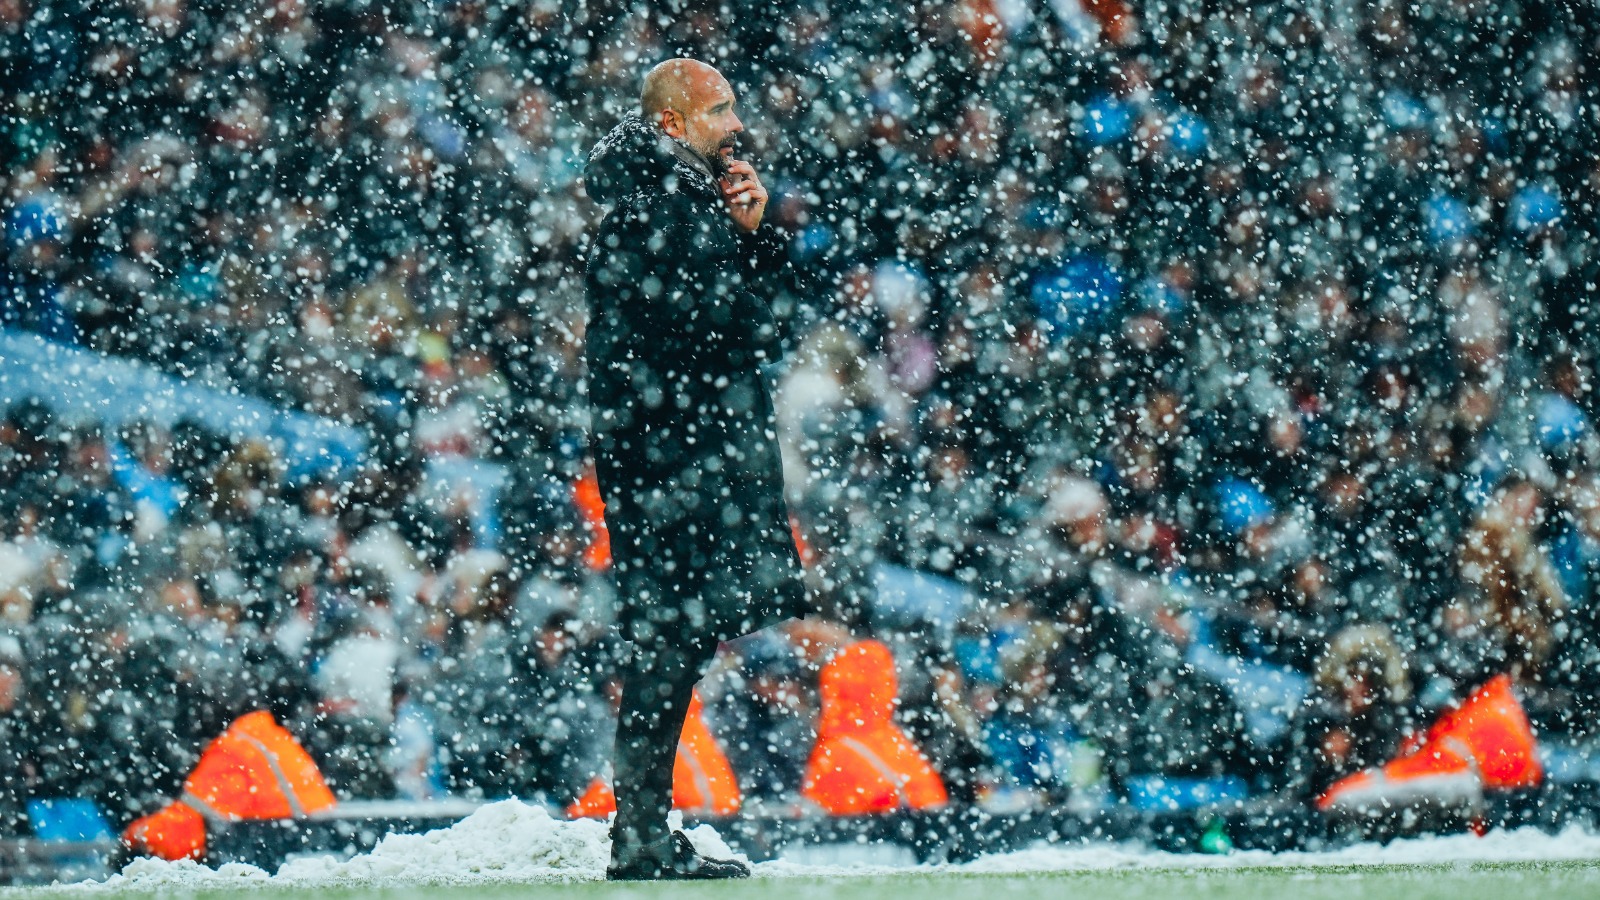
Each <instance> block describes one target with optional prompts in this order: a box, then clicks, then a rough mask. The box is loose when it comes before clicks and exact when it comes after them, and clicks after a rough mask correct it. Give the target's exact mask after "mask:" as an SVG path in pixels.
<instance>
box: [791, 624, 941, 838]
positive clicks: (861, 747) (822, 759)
mask: <svg viewBox="0 0 1600 900" xmlns="http://www.w3.org/2000/svg"><path fill="white" fill-rule="evenodd" d="M819 688H820V692H821V695H822V718H821V721H820V722H819V723H818V726H817V746H816V748H815V749H813V750H812V752H811V759H810V761H809V762H808V763H807V765H806V776H805V784H804V786H803V787H802V789H801V792H802V793H803V794H804V795H805V797H806V798H807V799H809V800H811V801H813V802H815V803H816V804H817V805H818V806H821V807H822V808H823V809H824V810H826V811H827V812H829V813H832V814H833V815H837V816H853V815H865V814H869V813H880V812H889V811H891V810H895V809H900V808H902V807H906V808H910V809H929V808H931V807H937V806H943V805H944V804H945V803H946V802H948V801H949V797H948V795H947V794H946V793H945V788H944V782H943V781H942V780H941V779H940V778H939V773H938V772H936V771H934V768H933V766H932V765H931V764H930V763H929V762H928V760H927V758H926V757H924V756H923V755H922V752H921V751H920V750H918V749H917V747H916V745H915V744H913V743H912V742H911V738H909V737H907V736H906V733H905V732H904V731H901V730H900V726H898V725H896V724H895V721H894V707H895V702H896V698H897V696H898V695H899V692H900V684H899V679H898V678H897V677H896V675H895V670H894V657H893V655H892V654H890V652H889V648H888V647H886V646H884V645H883V644H882V643H880V642H878V641H870V640H869V641H860V642H858V643H855V644H851V645H850V646H848V647H845V648H844V649H842V650H840V651H839V652H838V653H837V654H835V655H834V657H833V659H832V660H830V661H829V662H828V664H827V665H826V666H823V668H822V676H821V679H820V685H819Z"/></svg>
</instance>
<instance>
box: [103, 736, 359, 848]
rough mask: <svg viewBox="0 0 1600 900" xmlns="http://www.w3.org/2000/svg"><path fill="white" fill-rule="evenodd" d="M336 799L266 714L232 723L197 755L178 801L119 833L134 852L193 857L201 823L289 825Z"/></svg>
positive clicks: (202, 843) (201, 843)
mask: <svg viewBox="0 0 1600 900" xmlns="http://www.w3.org/2000/svg"><path fill="white" fill-rule="evenodd" d="M335 802H336V801H335V800H334V797H333V792H332V791H330V790H328V785H327V782H325V781H323V779H322V772H321V771H320V770H318V769H317V764H316V763H315V762H314V761H312V759H311V756H310V755H309V754H307V753H306V751H305V749H304V748H303V747H301V746H300V744H299V742H298V741H296V740H295V739H294V735H291V734H290V733H289V732H288V731H286V730H285V729H284V728H283V726H281V725H279V724H278V723H277V722H275V721H273V718H272V714H271V713H268V712H265V711H257V712H253V713H249V714H247V715H244V716H240V717H239V718H238V719H235V720H234V722H233V724H232V725H229V726H228V730H227V731H224V732H223V733H222V735H221V736H220V737H218V738H217V739H216V740H214V741H212V742H211V744H210V745H209V746H207V747H206V749H205V752H204V753H202V754H200V761H199V762H198V763H196V764H195V767H194V771H192V772H190V773H189V777H188V779H186V780H185V781H184V783H183V795H182V796H181V797H179V798H178V799H177V800H175V801H173V802H172V803H170V804H168V805H167V806H166V807H165V808H163V809H161V810H159V811H157V812H154V813H151V814H150V815H148V816H145V817H143V818H141V819H136V820H134V822H133V824H131V825H129V826H128V829H127V830H126V831H125V832H123V834H122V840H123V842H124V843H125V844H127V846H128V848H129V849H130V850H131V851H133V852H134V853H136V854H145V855H150V856H158V857H160V858H162V859H167V860H179V859H200V858H201V857H204V856H205V853H206V823H207V822H236V821H240V820H244V819H296V818H302V817H304V816H307V815H309V814H311V813H314V812H320V811H322V810H325V809H329V808H331V807H332V806H333V805H334V803H335Z"/></svg>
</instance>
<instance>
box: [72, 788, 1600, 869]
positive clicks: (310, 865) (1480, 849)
mask: <svg viewBox="0 0 1600 900" xmlns="http://www.w3.org/2000/svg"><path fill="white" fill-rule="evenodd" d="M689 835H690V837H692V838H693V839H694V842H695V845H696V846H697V847H699V848H700V850H701V852H703V853H705V854H707V855H709V856H722V857H728V856H738V854H736V853H734V851H732V850H731V849H729V847H728V845H727V844H726V843H725V842H724V841H723V840H722V838H721V837H720V836H718V835H717V833H716V831H715V830H714V829H712V828H711V826H709V825H700V826H698V827H696V828H694V829H691V830H690V831H689ZM609 853H610V842H609V839H608V836H607V833H606V824H605V823H604V822H600V821H595V820H591V819H580V820H578V821H564V820H560V819H556V818H553V817H552V816H551V815H550V814H549V813H548V812H546V811H545V810H544V809H543V808H541V807H537V806H529V805H527V804H524V803H521V802H519V801H516V800H506V801H502V802H499V803H491V804H488V805H486V806H484V807H482V808H480V809H479V810H478V811H477V812H474V813H473V814H472V815H470V816H468V817H467V818H466V819H463V820H462V821H460V822H458V823H457V824H455V825H453V826H451V827H449V828H441V829H438V830H436V831H430V832H428V833H426V834H394V835H389V836H388V837H385V838H384V839H383V840H382V841H381V842H379V844H378V846H377V847H375V848H373V850H372V851H371V852H369V853H364V854H361V855H359V856H356V857H354V858H352V859H345V860H340V859H336V858H334V857H315V858H301V859H294V860H291V861H289V862H287V863H285V864H284V865H283V866H282V867H281V868H280V869H279V870H278V872H277V874H275V875H274V874H269V873H268V872H266V871H263V870H262V869H259V868H256V867H255V866H249V865H244V864H241V863H231V864H228V865H224V866H221V867H219V868H216V869H211V868H207V867H205V866H202V865H199V864H198V863H194V862H188V861H185V862H178V863H169V862H163V861H161V860H153V859H141V860H137V861H135V862H133V863H131V864H129V865H128V867H127V868H125V869H124V870H123V871H122V873H121V874H119V875H115V876H113V877H111V878H110V879H108V880H106V881H105V882H101V883H85V884H83V885H78V886H77V887H80V888H89V889H91V890H95V891H129V890H131V891H170V890H182V891H195V890H229V889H237V888H250V887H298V888H316V887H349V886H353V885H363V886H377V887H407V886H415V885H475V884H476V885H491V884H530V883H551V882H577V881H596V880H600V879H602V878H603V877H604V875H605V865H606V860H607V857H608V855H609ZM893 856H894V855H893V854H888V853H886V854H885V859H892V858H893ZM821 858H825V856H819V855H817V854H809V855H807V856H806V857H805V859H807V860H810V861H805V862H802V861H791V860H781V859H780V860H777V861H774V862H766V863H761V864H759V865H757V866H756V867H755V872H756V875H757V877H770V878H783V877H811V878H815V877H828V876H842V875H854V876H859V875H885V874H901V873H908V872H920V873H925V874H932V873H939V872H948V873H953V874H1019V873H1039V872H1079V871H1081V872H1105V871H1116V870H1157V869H1195V868H1256V867H1262V868H1281V867H1296V866H1390V865H1407V864H1439V863H1469V862H1470V863H1477V862H1527V861H1553V860H1587V859H1600V836H1595V835H1592V834H1589V833H1587V832H1584V831H1583V830H1581V829H1579V828H1577V827H1571V828H1568V829H1567V830H1565V831H1563V832H1561V833H1560V834H1558V835H1550V834H1545V833H1543V832H1540V831H1537V830H1534V829H1531V828H1529V829H1521V830H1517V831H1509V832H1494V833H1491V834H1489V835H1488V836H1486V837H1481V838H1480V837H1476V836H1473V835H1453V836H1449V837H1436V838H1417V839H1411V840H1403V841H1395V842H1394V843H1391V844H1388V845H1382V846H1380V845H1376V844H1363V845H1358V846H1354V847H1348V848H1345V849H1341V850H1335V851H1329V852H1322V853H1266V852H1263V851H1242V852H1238V853H1233V854H1229V855H1227V856H1203V855H1196V854H1176V853H1162V852H1157V851H1153V850H1147V849H1142V848H1139V847H1136V846H1131V845H1126V844H1121V845H1119V844H1089V843H1085V844H1072V845H1038V846H1035V847H1032V848H1029V849H1026V850H1021V851H1017V852H1013V853H1004V854H996V855H994V856H988V857H984V858H981V859H978V860H976V861H974V862H970V863H966V864H963V865H958V866H906V865H883V864H872V863H870V861H869V860H870V857H867V858H862V857H861V855H860V854H857V855H856V857H855V858H854V859H852V860H851V862H852V864H849V865H837V864H836V865H818V864H816V861H817V860H820V859H821ZM842 861H843V860H841V862H842Z"/></svg>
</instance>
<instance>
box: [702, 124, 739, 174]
mask: <svg viewBox="0 0 1600 900" xmlns="http://www.w3.org/2000/svg"><path fill="white" fill-rule="evenodd" d="M737 146H738V140H737V139H736V138H734V136H733V135H731V134H730V135H728V136H727V137H725V138H723V139H722V140H720V141H718V142H717V145H716V146H715V147H712V148H711V152H710V153H706V154H703V155H704V156H705V160H706V165H707V166H710V167H711V177H712V178H715V179H716V180H718V181H722V180H724V179H726V178H727V177H728V160H727V159H726V158H725V157H724V156H723V155H722V149H723V148H724V147H727V148H729V149H733V148H735V147H737Z"/></svg>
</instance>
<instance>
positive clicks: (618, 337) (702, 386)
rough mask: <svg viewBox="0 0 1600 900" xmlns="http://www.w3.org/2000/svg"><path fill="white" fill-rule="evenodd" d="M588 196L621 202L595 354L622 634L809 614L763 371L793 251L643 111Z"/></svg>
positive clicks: (726, 629)
mask: <svg viewBox="0 0 1600 900" xmlns="http://www.w3.org/2000/svg"><path fill="white" fill-rule="evenodd" d="M584 184H585V187H586V189H587V190H588V192H589V196H590V197H591V198H593V199H594V200H596V201H597V202H599V203H602V204H606V205H609V206H610V207H611V208H610V210H609V211H608V213H607V214H606V216H605V218H604V220H603V221H602V222H601V224H600V228H599V231H598V233H597V234H596V236H595V239H594V242H593V244H592V245H591V248H590V251H589V260H588V271H587V273H586V277H585V287H586V290H587V293H588V297H589V326H588V332H587V337H586V345H587V353H588V363H589V399H590V405H591V407H592V410H593V434H594V454H595V462H596V467H597V469H598V475H599V481H600V489H601V493H602V496H603V498H604V500H605V504H606V513H605V516H606V525H607V527H608V529H609V530H610V532H611V550H612V557H613V560H614V564H615V567H616V576H617V583H618V589H619V598H620V602H621V610H620V615H619V619H620V622H619V624H620V625H621V627H622V632H623V635H624V636H625V637H628V638H629V639H633V640H645V641H659V640H674V639H676V638H677V636H680V635H690V634H693V635H697V636H698V635H707V634H709V635H712V636H715V637H716V638H718V639H722V640H726V639H729V638H732V637H736V636H738V635H741V634H746V633H748V632H750V631H754V630H756V629H758V628H762V627H765V626H767V625H771V624H773V623H775V622H777V621H779V620H781V619H784V618H789V617H791V616H795V615H799V614H800V612H801V605H802V602H803V600H804V590H803V588H802V585H801V581H800V568H799V559H798V556H797V554H796V551H795V546H794V540H793V538H792V536H791V533H790V529H789V519H788V511H787V509H786V507H785V506H784V500H783V471H782V463H781V461H780V459H779V455H778V444H777V425H776V422H775V420H774V417H773V411H772V399H771V396H770V394H769V392H768V388H767V383H766V379H765V376H764V374H763V372H762V366H763V365H765V364H767V363H770V362H773V361H775V360H776V359H777V357H778V355H779V354H780V352H781V350H780V341H779V335H778V330H777V329H778V324H779V323H778V322H776V321H775V320H774V317H773V314H772V310H771V308H770V306H769V301H768V299H767V298H766V297H765V296H763V293H762V292H763V289H765V288H768V287H769V285H770V282H771V281H772V280H773V278H771V277H769V276H773V275H775V274H776V272H777V269H778V268H779V267H780V266H782V265H783V262H782V258H783V243H782V241H781V240H780V239H779V238H778V235H777V234H776V233H774V232H773V230H772V229H771V227H770V226H767V225H763V226H762V227H761V228H760V229H759V230H758V231H757V232H756V233H754V234H747V233H745V232H743V231H741V230H739V229H738V228H737V227H736V226H735V225H734V224H733V222H732V220H731V219H730V218H729V217H728V214H727V212H726V211H725V209H724V207H723V204H722V198H721V193H720V191H719V189H718V187H717V185H716V183H715V182H714V181H713V180H712V178H711V176H710V174H709V169H706V168H705V167H704V166H703V162H702V161H700V160H699V159H698V158H696V157H694V156H693V155H692V154H691V153H690V152H689V151H688V150H687V149H686V148H683V147H681V146H678V145H676V144H674V143H673V142H672V141H671V140H670V139H669V138H666V137H665V136H664V135H662V134H661V133H660V132H659V131H658V130H657V129H655V128H654V127H653V126H651V125H650V124H648V123H646V122H644V121H643V120H642V119H640V118H639V117H638V116H637V115H630V116H628V117H626V118H625V119H623V121H622V122H621V123H620V124H618V125H617V127H616V128H614V129H613V130H612V131H611V133H610V134H609V135H607V136H606V137H605V138H604V139H603V140H601V141H600V142H599V143H598V144H596V145H595V148H594V150H593V151H592V152H591V153H590V156H589V164H588V167H587V169H586V170H585V172H584Z"/></svg>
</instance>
